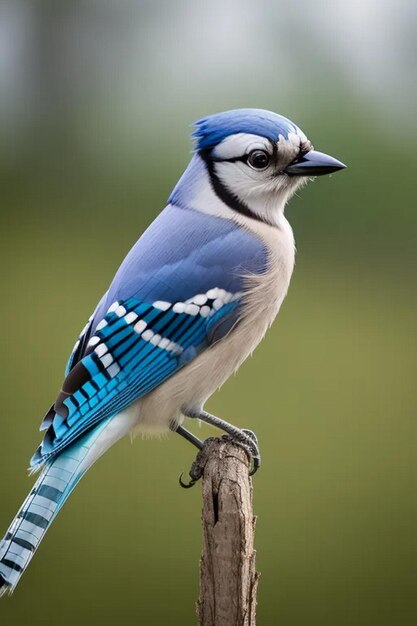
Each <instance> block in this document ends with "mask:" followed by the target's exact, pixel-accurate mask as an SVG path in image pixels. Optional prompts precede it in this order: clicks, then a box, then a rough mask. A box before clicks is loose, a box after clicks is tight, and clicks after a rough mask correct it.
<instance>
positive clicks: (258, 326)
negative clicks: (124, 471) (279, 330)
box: [0, 109, 343, 594]
mask: <svg viewBox="0 0 417 626" xmlns="http://www.w3.org/2000/svg"><path fill="white" fill-rule="evenodd" d="M194 137H195V141H196V149H195V153H194V155H193V157H192V159H191V162H190V164H189V166H188V168H187V170H186V172H185V173H184V175H183V176H182V178H181V179H180V181H179V182H178V184H177V186H176V187H175V189H174V191H173V192H172V194H171V196H170V198H169V201H168V206H167V207H166V208H165V209H164V210H163V211H162V213H161V214H160V215H159V216H158V217H157V218H156V220H155V221H154V222H153V223H152V224H151V226H150V227H149V228H148V229H147V230H146V232H145V233H144V234H143V235H142V237H141V238H140V239H139V241H138V242H137V243H136V245H135V246H134V247H133V248H132V250H131V251H130V252H129V254H128V255H127V257H126V259H125V260H124V262H123V263H122V265H121V267H120V269H119V270H118V272H117V273H116V276H115V278H114V280H113V281H112V283H111V285H110V287H109V290H108V292H107V293H106V294H105V295H104V297H103V298H102V300H101V301H100V303H99V304H98V306H97V308H96V310H95V312H94V314H93V315H92V317H91V318H90V320H89V322H88V324H87V326H86V327H85V329H84V330H83V332H82V334H81V336H80V337H79V339H78V341H77V343H76V345H75V347H74V350H73V352H72V354H71V356H70V359H69V361H68V365H67V370H66V378H65V380H64V384H63V387H62V390H61V392H60V393H59V394H58V397H57V400H56V401H55V403H54V405H53V406H52V407H51V409H50V411H49V412H48V413H47V415H46V416H45V418H44V420H43V422H42V425H41V429H42V430H45V431H46V432H45V435H44V439H43V441H42V443H41V445H40V446H39V448H38V450H37V451H36V452H35V454H34V456H33V457H32V461H31V465H32V467H33V468H34V469H37V468H42V473H41V474H40V477H39V478H38V481H37V482H36V484H35V486H34V488H33V489H32V491H31V492H30V494H29V496H28V497H27V499H26V500H25V502H24V504H23V506H22V508H21V510H20V511H19V513H18V515H17V516H16V518H15V519H14V520H13V522H12V524H11V526H10V527H9V529H8V531H7V533H6V535H5V537H4V539H3V541H2V543H1V544H0V594H1V593H2V592H5V591H12V590H13V588H14V587H15V585H16V584H17V582H18V580H19V578H20V576H21V574H22V573H23V571H24V569H25V568H26V566H27V565H28V563H29V561H30V559H31V557H32V555H33V553H34V551H35V549H36V548H37V546H38V545H39V542H40V541H41V539H42V537H43V536H44V534H45V532H46V530H47V528H48V527H49V525H50V523H51V522H52V520H53V519H54V518H55V516H56V514H57V512H58V511H59V509H60V508H61V507H62V505H63V503H64V502H65V500H66V498H67V497H68V495H69V494H70V492H71V491H72V489H73V488H74V487H75V486H76V484H77V483H78V481H79V479H80V478H81V476H82V475H83V474H84V473H85V471H87V469H88V468H89V467H91V465H92V464H93V463H94V462H95V461H96V460H97V458H98V457H99V456H101V454H102V453H103V452H105V451H106V450H107V449H108V448H109V447H110V446H111V445H112V444H113V443H114V442H115V441H117V440H118V439H119V438H120V437H122V436H124V435H125V434H127V433H129V432H131V431H132V430H134V429H137V430H140V431H142V432H151V433H158V432H164V431H167V430H169V429H172V430H175V429H176V428H177V427H178V426H180V425H181V424H182V422H183V421H184V419H185V417H186V416H196V415H199V412H201V411H202V407H203V405H204V403H205V401H206V400H207V398H208V397H210V395H211V394H212V393H213V392H214V391H215V390H216V389H217V388H218V387H219V386H220V385H222V384H223V382H224V381H225V380H226V379H227V378H228V377H229V376H230V375H231V374H232V373H233V372H234V371H235V370H236V369H237V368H238V367H239V366H240V364H241V363H242V362H243V361H244V360H245V359H246V357H247V356H248V355H249V354H250V353H251V352H252V351H253V350H254V349H255V347H256V346H257V345H258V343H259V342H260V340H261V339H262V337H263V336H264V334H265V332H266V330H267V328H268V327H269V326H270V324H271V323H272V321H273V320H274V318H275V316H276V314H277V312H278V310H279V307H280V305H281V303H282V301H283V299H284V297H285V295H286V292H287V289H288V285H289V281H290V278H291V274H292V271H293V265H294V240H293V235H292V230H291V227H290V225H289V224H288V222H287V220H286V218H285V216H284V207H285V204H286V202H287V200H288V198H289V197H290V196H291V195H292V194H293V193H294V191H295V190H296V189H297V188H298V187H299V185H300V184H301V183H303V182H305V181H306V180H308V177H310V176H312V175H318V174H322V173H328V172H330V171H336V170H337V169H341V168H342V167H343V165H342V164H341V163H339V162H338V161H336V160H335V159H332V158H331V157H327V156H326V155H323V154H321V153H318V152H315V151H314V150H313V149H312V146H311V144H310V142H309V141H308V140H307V138H306V136H305V135H304V134H303V133H302V131H301V130H300V129H298V128H297V126H295V125H294V124H293V123H292V122H290V121H289V120H287V119H286V118H284V117H282V116H279V115H276V114H275V113H270V112H267V111H262V110H254V109H242V110H237V111H229V112H226V113H220V114H217V115H214V116H211V117H208V118H205V119H203V120H200V121H199V122H197V124H196V130H195V133H194Z"/></svg>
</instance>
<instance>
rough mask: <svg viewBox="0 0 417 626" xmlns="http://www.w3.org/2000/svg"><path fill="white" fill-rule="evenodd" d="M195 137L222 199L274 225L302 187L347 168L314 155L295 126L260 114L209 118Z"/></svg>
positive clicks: (237, 113) (228, 113)
mask: <svg viewBox="0 0 417 626" xmlns="http://www.w3.org/2000/svg"><path fill="white" fill-rule="evenodd" d="M193 136H194V139H195V143H196V145H195V149H196V152H197V154H198V155H199V156H200V157H201V158H202V159H203V161H204V162H205V164H206V167H207V170H208V174H209V176H210V181H211V184H212V187H213V188H214V191H215V192H216V194H217V195H218V196H219V197H220V199H221V200H222V201H223V202H224V203H225V204H227V205H228V206H229V207H230V208H232V209H235V210H237V211H238V212H240V213H246V214H249V215H252V216H256V217H257V218H258V219H261V220H263V221H266V222H269V223H275V222H276V221H277V216H278V214H279V212H280V211H282V210H283V209H284V207H285V204H286V202H287V200H288V199H289V198H290V197H291V195H292V194H293V193H294V192H295V191H296V189H297V188H298V187H300V185H302V184H303V183H305V182H307V181H308V180H309V179H311V178H312V177H315V176H321V175H322V174H331V173H332V172H336V171H338V170H341V169H343V168H345V167H346V166H345V165H344V164H343V163H341V162H340V161H338V160H337V159H334V158H333V157H331V156H329V155H327V154H323V153H322V152H317V151H316V150H314V148H313V146H312V144H311V142H310V141H309V140H308V139H307V137H306V135H305V134H304V133H303V132H302V130H300V129H299V128H298V126H296V125H295V124H294V123H293V122H291V121H290V120H288V119H287V118H285V117H283V116H282V115H278V114H277V113H272V112H270V111H264V110H261V109H237V110H233V111H225V112H223V113H217V114H215V115H211V116H209V117H205V118H203V119H201V120H199V121H198V122H196V124H195V131H194V133H193Z"/></svg>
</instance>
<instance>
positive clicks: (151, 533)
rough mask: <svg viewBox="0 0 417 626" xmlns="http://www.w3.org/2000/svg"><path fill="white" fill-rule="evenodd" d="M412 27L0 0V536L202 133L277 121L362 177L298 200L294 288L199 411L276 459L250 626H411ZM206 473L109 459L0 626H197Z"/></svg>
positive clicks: (144, 459) (147, 5)
mask: <svg viewBox="0 0 417 626" xmlns="http://www.w3.org/2000/svg"><path fill="white" fill-rule="evenodd" d="M416 18H417V5H416V4H415V2H413V0H396V2H388V0H386V1H385V2H384V1H381V0H378V1H377V0H351V1H350V2H345V1H344V0H332V1H331V2H328V1H325V0H314V1H312V2H272V1H270V2H268V1H265V0H258V2H256V3H255V2H250V1H249V0H229V1H226V2H225V1H223V0H222V1H220V0H211V2H201V1H199V0H193V2H190V1H188V2H186V1H179V0H177V2H168V1H167V2H161V1H158V0H157V1H152V2H150V1H145V0H143V1H131V0H124V1H123V2H117V1H116V0H113V1H108V0H102V1H98V0H72V2H56V1H55V0H50V1H48V0H45V1H39V2H37V1H33V2H28V1H26V2H25V1H21V0H3V1H2V3H1V5H0V175H1V209H0V210H1V215H0V267H1V272H0V280H1V293H2V304H1V308H0V315H1V320H0V321H1V323H0V342H1V343H0V345H1V353H0V369H1V372H0V391H1V396H0V397H1V420H0V447H1V450H0V476H1V480H0V519H1V524H2V527H4V529H6V527H7V524H8V523H9V521H10V519H11V517H12V516H13V514H14V513H15V511H16V509H17V507H18V506H19V505H20V503H21V501H22V499H23V497H24V496H25V495H26V492H27V491H28V490H29V488H30V486H31V484H32V479H29V478H28V477H27V474H26V467H27V462H28V459H29V457H30V456H31V454H32V452H33V451H34V449H35V447H36V446H37V444H38V441H39V434H38V432H37V429H38V424H39V423H40V420H41V418H42V417H43V414H44V412H45V410H46V409H47V408H48V407H49V406H50V404H51V401H52V400H53V399H54V397H55V394H56V392H57V390H58V389H59V388H60V385H61V381H62V374H63V368H64V364H65V361H66V358H67V355H68V353H69V351H70V350H71V348H72V345H73V343H74V338H75V336H76V335H77V334H78V332H79V330H80V329H81V328H82V327H83V325H84V323H85V321H86V319H87V317H88V316H89V314H90V312H91V311H92V309H93V307H94V306H95V304H96V302H97V300H98V299H99V297H100V296H101V294H102V293H103V292H104V291H105V290H106V288H107V285H108V283H109V281H110V279H111V277H112V275H113V273H114V271H115V270H116V268H117V266H118V264H119V263H120V261H121V260H122V258H123V256H124V255H125V253H126V252H127V250H128V249H129V247H130V246H131V245H132V244H133V243H134V242H135V240H136V239H137V237H138V236H139V234H140V233H141V232H142V230H143V229H144V228H145V227H146V226H147V225H148V224H149V223H150V222H151V220H152V219H153V218H154V217H155V216H156V214H157V213H158V211H159V210H160V209H161V208H162V207H163V206H164V203H165V201H166V198H167V196H168V194H169V192H170V190H171V188H172V187H173V185H174V183H175V182H176V180H177V179H178V177H179V175H180V174H181V173H182V171H183V169H184V168H185V166H186V164H187V162H188V159H189V153H190V143H189V138H188V135H189V131H190V123H191V122H192V121H193V120H195V119H197V118H199V117H201V116H204V115H206V114H209V113H213V112H215V111H219V110H222V109H228V108H235V107H250V106H254V107H263V108H269V109H272V110H276V111H278V112H280V113H282V114H284V115H287V116H288V117H290V118H291V119H293V120H294V121H295V122H296V123H298V124H299V125H300V126H301V127H302V128H303V130H304V131H305V132H306V133H307V134H308V136H309V138H310V139H311V140H312V141H313V143H314V145H315V147H316V148H317V149H320V150H322V151H325V152H329V153H330V154H332V155H334V156H336V157H338V158H340V159H341V160H342V161H344V162H346V163H347V164H348V165H349V169H348V170H346V171H344V172H343V173H340V174H337V175H335V176H332V177H330V178H329V177H326V178H324V177H323V178H319V179H317V181H316V182H314V184H310V186H309V187H307V188H306V189H303V190H302V192H300V194H299V197H297V198H295V199H294V200H293V201H292V202H291V205H290V206H289V208H288V209H287V215H288V217H289V220H290V222H291V223H292V225H293V227H294V230H295V234H296V239H297V246H298V255H297V265H296V271H295V274H294V277H293V281H292V285H291V289H290V293H289V297H288V299H287V300H286V302H285V304H284V306H283V309H282V311H281V314H280V316H279V320H278V322H277V323H276V324H275V325H274V327H273V328H272V330H271V332H270V334H269V336H268V339H267V340H266V341H265V342H264V343H263V344H262V345H261V346H260V348H259V349H258V350H257V352H256V354H255V355H254V357H253V358H252V359H251V360H249V361H248V362H247V363H246V364H245V365H244V366H243V367H242V369H241V371H240V372H239V374H238V376H237V377H236V378H233V379H232V380H230V381H229V382H228V383H227V384H226V385H225V386H224V388H223V389H222V390H221V392H219V393H217V394H216V395H215V396H214V397H213V398H212V399H211V401H210V403H209V405H208V408H209V409H210V410H211V411H213V412H214V413H218V414H219V415H221V416H224V417H226V418H230V419H231V420H232V421H234V422H235V423H237V424H240V425H241V426H247V427H249V426H250V427H251V428H253V429H254V430H255V431H256V432H257V434H258V436H259V439H260V442H261V446H262V452H263V460H264V466H263V468H262V471H260V472H259V474H258V475H257V476H256V478H255V508H256V513H257V515H258V525H257V540H256V543H257V550H258V568H259V570H260V571H261V572H262V578H261V583H260V587H259V598H258V599H259V611H258V615H259V624H260V625H265V626H270V625H275V624H276V625H281V624H282V625H285V626H301V625H303V626H304V625H305V624H311V625H313V624H314V625H315V624H317V625H320V626H334V625H337V626H352V625H355V626H362V625H363V626H377V625H378V626H385V625H386V626H388V625H389V626H407V625H410V626H411V625H412V624H413V625H414V624H416V623H417V607H416V582H417V580H416V565H417V559H416V556H417V554H416V552H417V545H416V533H415V531H416V521H417V517H416V513H417V511H416V508H417V506H416V476H417V472H416V467H415V462H414V459H415V450H416V438H415V435H416V428H415V421H416V420H415V404H416V403H415V400H416V392H415V386H416V379H415V374H416V360H415V339H416V334H415V317H416V311H417V306H416V305H417V301H416V300H417V298H416V291H415V280H414V279H415V262H416V245H415V236H416V231H417V228H416V227H417V213H416V206H415V180H416V166H417V150H416V145H417V143H416V142H417V123H416V116H415V102H416V100H415V98H416V91H417V88H416V85H417V81H416V47H417V44H416V42H417V37H416V29H415V26H416ZM202 434H203V435H204V436H206V435H209V434H213V431H211V430H210V429H209V428H204V429H203V431H202ZM193 457H194V451H193V450H192V449H191V447H190V446H188V445H187V444H186V443H185V442H183V441H182V440H179V438H176V437H175V436H171V437H169V439H166V440H163V441H141V440H136V441H135V442H134V444H133V445H132V444H131V443H130V442H129V441H128V440H125V441H122V442H120V443H119V444H118V445H117V446H115V448H114V449H113V450H111V451H110V452H109V453H108V454H107V455H106V456H105V457H104V458H103V459H101V460H100V462H99V463H98V464H97V465H96V466H95V467H94V468H93V469H92V470H91V471H90V473H89V474H88V475H87V476H86V477H85V479H84V480H83V481H82V483H81V484H80V486H79V487H78V488H77V490H76V492H75V493H74V494H73V496H72V497H71V498H70V500H69V501H68V503H67V504H66V506H65V509H64V510H63V512H62V514H61V515H60V516H59V518H58V519H57V521H56V522H55V524H54V525H53V527H52V529H51V530H50V532H49V533H48V536H47V538H46V540H45V542H44V543H43V544H42V546H41V548H40V549H39V552H38V554H37V556H36V558H35V559H34V561H33V562H32V564H31V566H30V567H29V569H28V571H27V572H26V574H25V576H24V578H23V580H22V582H21V585H20V586H19V587H18V589H17V591H16V593H15V594H14V596H13V597H12V598H11V599H6V600H2V602H1V606H0V621H1V624H4V625H5V626H6V625H7V626H15V625H28V624H43V625H45V624H55V623H57V621H58V622H59V623H60V624H62V625H63V626H65V625H67V624H71V625H72V624H74V623H77V624H78V625H79V626H84V625H89V626H90V625H91V624H93V623H99V624H114V623H118V624H123V625H126V626H128V625H136V624H144V625H149V626H152V625H156V626H159V625H162V624H164V625H167V624H169V625H181V626H187V625H192V624H194V623H195V612H194V611H195V609H194V603H195V600H196V597H197V593H198V560H199V555H200V548H201V532H200V524H199V518H200V506H201V501H200V492H199V487H196V488H195V489H194V490H191V491H183V490H181V489H180V488H179V486H178V482H177V478H178V474H179V473H180V472H181V471H183V470H187V469H188V467H189V465H190V463H191V461H192V459H193Z"/></svg>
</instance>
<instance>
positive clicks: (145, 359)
mask: <svg viewBox="0 0 417 626" xmlns="http://www.w3.org/2000/svg"><path fill="white" fill-rule="evenodd" d="M238 304H239V294H235V295H233V294H230V293H228V292H225V291H223V290H218V289H212V290H210V291H209V292H207V294H204V295H198V296H195V298H194V299H190V300H189V301H187V302H177V303H175V304H171V303H169V302H164V301H157V302H154V303H152V304H148V303H144V302H139V301H137V300H135V299H133V298H132V299H129V300H127V301H125V302H120V303H119V302H116V303H114V304H113V305H112V306H111V307H110V309H109V310H108V313H107V314H106V316H105V318H104V319H103V320H102V321H101V322H100V323H99V324H98V325H97V326H96V328H95V331H94V334H93V336H91V337H90V338H89V340H88V343H87V344H86V345H84V346H83V351H84V356H83V357H82V358H81V360H79V361H78V362H76V358H73V359H72V361H70V363H71V367H70V368H69V373H68V375H67V377H66V379H65V381H64V385H63V387H62V390H61V392H60V394H59V395H58V398H57V400H56V402H55V404H54V406H53V407H52V408H51V410H50V411H49V412H48V414H47V415H46V416H45V419H44V421H43V426H44V428H46V429H47V430H46V433H45V437H44V440H43V442H42V444H41V446H40V447H39V448H38V450H37V451H36V453H35V454H34V456H33V457H32V460H31V465H32V466H34V467H36V466H38V465H39V464H42V463H43V462H45V461H46V460H47V459H48V458H50V457H52V456H54V455H55V454H56V453H57V452H58V451H60V450H62V449H63V448H64V447H66V446H67V445H68V444H69V443H70V442H72V441H74V440H75V439H76V438H77V437H79V436H80V435H81V434H82V433H84V432H85V431H86V430H88V429H89V428H91V427H92V426H94V425H95V424H96V423H98V422H99V421H100V420H102V419H105V418H107V417H111V416H112V415H115V414H116V413H118V412H120V411H122V410H123V409H124V408H126V407H127V406H129V405H130V404H131V403H132V402H134V401H135V400H137V399H138V398H140V397H141V396H143V395H144V394H146V393H148V392H149V391H151V390H152V389H154V388H155V387H157V386H158V385H160V384H161V383H162V382H163V381H164V380H166V379H167V378H169V377H170V376H172V375H173V374H174V373H175V372H176V371H177V370H178V369H180V368H181V367H183V366H184V365H185V364H186V363H188V362H189V361H190V360H192V359H193V358H195V356H197V355H198V354H199V353H200V352H201V351H202V350H204V349H206V348H207V347H208V346H209V345H211V344H212V343H213V342H214V341H217V340H218V339H219V338H221V336H223V335H224V334H226V332H227V331H228V330H230V328H231V327H232V325H233V324H234V323H235V321H236V319H237V310H238ZM87 332H90V331H89V330H87ZM76 350H79V346H78V347H77V348H76ZM73 354H74V353H73Z"/></svg>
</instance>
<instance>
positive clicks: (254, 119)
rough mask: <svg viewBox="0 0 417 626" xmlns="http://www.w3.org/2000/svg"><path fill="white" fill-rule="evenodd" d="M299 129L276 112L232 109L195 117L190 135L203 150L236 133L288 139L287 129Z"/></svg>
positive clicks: (293, 131)
mask: <svg viewBox="0 0 417 626" xmlns="http://www.w3.org/2000/svg"><path fill="white" fill-rule="evenodd" d="M298 130H299V129H298V127H297V126H296V125H295V124H294V123H293V122H291V121H290V120H288V119H287V118H286V117H283V116H282V115H278V113H272V111H265V110H263V109H235V110H232V111H224V112H223V113H216V114H214V115H210V116H208V117H204V118H203V119H201V120H198V122H196V123H195V131H194V132H193V137H194V138H195V139H196V144H197V145H196V148H197V150H206V149H209V148H213V147H214V146H215V145H217V144H218V143H220V142H221V141H223V139H225V138H226V137H228V136H229V135H235V134H237V133H250V134H252V135H260V136H261V137H266V138H267V139H270V140H271V141H277V140H278V137H279V135H283V136H284V137H285V138H287V137H288V134H289V133H290V132H292V133H296V132H297V131H298Z"/></svg>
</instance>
